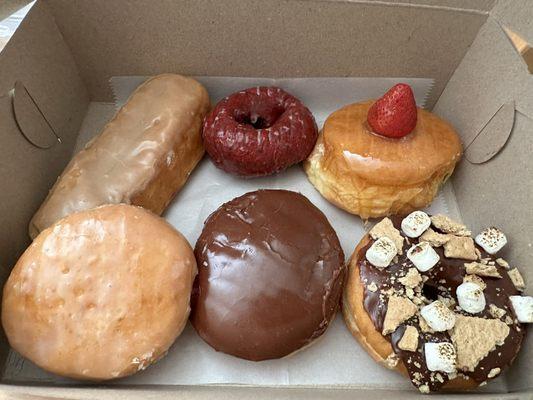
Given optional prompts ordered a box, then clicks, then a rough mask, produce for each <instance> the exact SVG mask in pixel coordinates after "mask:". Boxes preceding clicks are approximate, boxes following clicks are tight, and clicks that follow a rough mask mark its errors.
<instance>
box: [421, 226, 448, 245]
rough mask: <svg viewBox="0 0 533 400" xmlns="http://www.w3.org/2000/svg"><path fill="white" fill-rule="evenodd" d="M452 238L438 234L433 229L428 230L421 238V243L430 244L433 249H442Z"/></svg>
mask: <svg viewBox="0 0 533 400" xmlns="http://www.w3.org/2000/svg"><path fill="white" fill-rule="evenodd" d="M451 237H452V235H447V234H442V233H438V232H435V231H434V230H433V229H431V228H428V230H427V231H425V232H424V233H423V234H422V236H420V239H419V242H428V243H429V245H430V246H431V247H440V246H442V245H443V244H444V243H446V242H447V241H448V240H450V238H451Z"/></svg>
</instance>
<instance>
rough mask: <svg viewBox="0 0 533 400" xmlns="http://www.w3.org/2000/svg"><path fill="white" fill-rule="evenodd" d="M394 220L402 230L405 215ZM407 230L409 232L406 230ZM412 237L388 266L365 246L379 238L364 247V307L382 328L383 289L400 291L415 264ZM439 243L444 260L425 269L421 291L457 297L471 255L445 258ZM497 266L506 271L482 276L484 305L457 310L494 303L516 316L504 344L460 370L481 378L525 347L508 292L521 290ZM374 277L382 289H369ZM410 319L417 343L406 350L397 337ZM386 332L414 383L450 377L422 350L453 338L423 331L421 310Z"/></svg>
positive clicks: (432, 383) (434, 386) (433, 385)
mask: <svg viewBox="0 0 533 400" xmlns="http://www.w3.org/2000/svg"><path fill="white" fill-rule="evenodd" d="M392 221H393V224H394V226H395V227H396V229H398V230H400V232H401V228H400V224H401V218H394V219H392ZM436 231H438V230H436ZM402 236H405V235H403V234H402ZM408 240H409V242H408V241H407V240H405V241H404V247H403V255H401V256H398V259H397V260H394V261H393V262H392V263H391V264H390V265H389V266H388V267H387V268H384V269H378V268H376V267H374V266H372V265H371V264H370V263H369V262H368V261H367V260H366V257H365V254H366V250H367V249H368V248H369V247H370V246H371V245H372V243H373V242H374V241H373V240H370V242H369V243H368V244H367V245H366V246H365V247H363V248H362V249H361V250H360V254H359V256H358V259H359V264H358V266H359V271H360V277H361V281H362V282H363V283H364V284H365V290H364V307H365V310H366V311H367V313H368V315H369V316H370V318H371V319H372V322H373V323H374V326H375V328H376V329H377V330H378V331H380V332H381V331H382V328H383V322H384V319H385V314H386V312H387V296H386V295H385V294H384V293H383V292H386V291H387V290H390V289H391V288H392V290H394V291H395V292H398V291H400V292H402V291H404V289H405V288H404V286H403V285H402V284H401V283H400V282H399V281H398V277H401V276H404V275H405V274H406V273H407V271H408V270H409V268H414V265H413V264H412V262H411V261H410V260H409V259H408V258H407V257H406V253H407V250H408V249H409V248H410V247H411V245H413V244H416V243H418V239H408ZM476 248H478V250H479V251H480V253H481V258H489V257H490V259H491V260H494V258H495V257H491V256H490V255H489V254H487V253H486V252H485V251H483V249H481V248H480V247H478V246H477V245H476ZM434 249H435V251H436V252H437V253H438V255H439V257H440V261H439V263H438V264H437V265H435V266H434V267H433V268H432V269H430V270H429V271H427V272H421V273H420V274H421V275H422V276H423V277H424V276H425V277H427V278H424V279H427V280H426V281H425V282H424V284H423V289H422V294H423V295H424V297H426V299H427V300H428V302H432V301H433V300H437V296H442V297H446V298H453V300H455V302H456V303H457V297H456V295H455V290H456V288H457V286H459V285H460V284H461V283H463V277H464V276H465V275H467V274H466V269H465V266H464V264H465V262H466V263H467V262H468V261H465V260H460V259H450V258H446V257H445V256H444V252H443V249H442V247H436V248H434ZM496 268H497V270H498V272H499V273H500V275H501V276H502V277H501V278H489V277H480V278H482V279H483V281H484V282H485V284H486V288H485V289H484V291H483V293H484V295H485V299H486V302H487V306H486V307H485V309H484V310H483V311H482V312H480V313H478V314H475V315H471V314H468V313H466V312H464V311H461V310H457V309H455V310H454V312H456V313H458V314H464V315H467V316H476V317H483V318H494V317H493V316H491V314H490V312H489V305H490V304H494V305H495V306H497V307H499V308H502V309H504V310H505V311H506V315H509V316H510V317H511V318H512V320H513V323H512V324H511V325H510V326H509V328H510V331H509V335H508V336H507V338H506V339H505V341H504V343H503V345H501V346H496V349H495V350H493V351H491V352H490V353H489V354H488V355H487V356H486V357H485V358H484V359H482V360H481V361H480V362H479V364H478V365H477V367H476V368H475V370H474V371H458V372H461V373H462V374H464V375H466V376H468V377H470V378H472V379H474V380H475V381H476V382H479V383H481V382H483V381H486V380H488V379H489V378H488V374H489V372H490V371H491V369H493V368H501V369H503V368H504V367H506V366H509V365H510V364H511V363H512V361H513V360H514V358H515V357H516V355H517V353H518V351H519V350H520V345H521V343H522V340H523V338H524V335H525V329H524V327H523V326H522V325H521V324H519V323H517V322H515V321H516V315H515V313H514V311H513V309H512V306H511V302H510V300H509V296H511V295H517V294H519V292H518V290H517V289H516V288H515V287H514V285H513V283H512V281H511V279H510V278H509V275H508V274H507V270H506V269H505V268H503V267H501V266H499V265H496ZM371 282H374V283H375V284H376V286H377V288H378V290H376V291H374V292H373V291H370V290H367V289H366V286H367V285H368V284H370V283H371ZM426 303H427V302H426ZM406 325H413V326H415V327H416V328H417V329H418V331H419V340H418V349H417V351H415V352H411V351H404V350H402V349H400V348H399V347H398V342H399V341H400V339H401V338H402V336H403V333H404V331H405V328H406ZM385 337H386V338H387V339H388V340H389V341H390V343H391V345H392V348H393V350H394V352H395V353H396V355H398V357H399V358H400V360H401V361H402V362H403V363H404V365H405V366H406V368H407V371H408V372H409V376H410V378H411V381H412V382H413V384H414V385H415V386H417V387H420V386H422V385H428V387H429V389H430V390H431V391H437V390H439V388H440V387H441V386H442V385H443V384H444V383H446V382H447V381H448V380H449V379H450V378H449V377H448V375H447V374H446V373H444V372H438V373H436V372H431V371H429V370H428V369H427V366H426V362H425V358H424V350H423V349H424V343H427V342H442V341H446V342H451V339H450V335H449V334H448V332H435V333H424V332H422V331H421V329H420V327H419V322H418V316H414V317H412V318H411V319H409V320H407V321H406V322H405V323H403V324H400V326H399V327H398V328H397V329H396V331H395V332H393V333H392V334H390V335H386V336H385ZM437 374H439V376H437Z"/></svg>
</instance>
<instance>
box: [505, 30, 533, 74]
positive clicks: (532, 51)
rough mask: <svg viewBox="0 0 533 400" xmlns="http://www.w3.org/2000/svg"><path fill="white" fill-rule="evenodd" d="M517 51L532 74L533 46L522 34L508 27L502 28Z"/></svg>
mask: <svg viewBox="0 0 533 400" xmlns="http://www.w3.org/2000/svg"><path fill="white" fill-rule="evenodd" d="M503 30H504V32H505V34H506V35H507V37H508V38H509V40H510V41H511V44H512V45H513V46H514V48H515V49H516V51H517V53H518V54H519V55H520V57H522V59H523V60H524V62H525V64H526V65H527V69H528V70H529V73H530V74H533V48H532V45H531V44H529V43H528V42H527V41H526V40H525V39H524V38H523V37H522V36H520V35H519V34H518V33H516V32H513V31H512V30H511V29H509V28H505V27H504V28H503Z"/></svg>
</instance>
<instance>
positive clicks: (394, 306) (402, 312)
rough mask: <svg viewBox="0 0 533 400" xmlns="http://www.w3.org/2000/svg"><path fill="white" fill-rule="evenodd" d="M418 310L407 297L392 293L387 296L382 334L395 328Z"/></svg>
mask: <svg viewBox="0 0 533 400" xmlns="http://www.w3.org/2000/svg"><path fill="white" fill-rule="evenodd" d="M417 311H418V307H417V306H416V305H415V304H414V303H413V302H412V301H411V300H409V299H408V298H406V297H400V296H397V295H392V296H390V297H389V302H388V304H387V312H386V314H385V320H384V321H383V332H382V334H383V335H387V334H389V333H392V332H394V331H395V330H396V328H397V327H398V325H400V324H401V323H402V322H404V321H406V320H408V319H409V318H411V317H412V316H413V315H415V314H416V312H417Z"/></svg>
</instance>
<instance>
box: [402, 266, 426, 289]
mask: <svg viewBox="0 0 533 400" xmlns="http://www.w3.org/2000/svg"><path fill="white" fill-rule="evenodd" d="M398 281H400V283H401V284H402V285H404V286H405V287H408V288H411V289H414V288H415V287H417V286H418V285H419V284H420V283H421V282H422V276H420V273H419V272H418V270H417V269H416V268H409V270H408V271H407V274H405V276H403V277H402V278H399V279H398Z"/></svg>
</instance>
